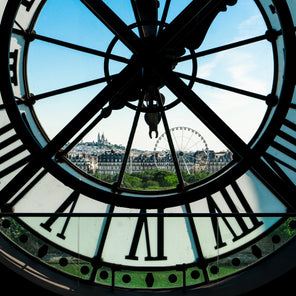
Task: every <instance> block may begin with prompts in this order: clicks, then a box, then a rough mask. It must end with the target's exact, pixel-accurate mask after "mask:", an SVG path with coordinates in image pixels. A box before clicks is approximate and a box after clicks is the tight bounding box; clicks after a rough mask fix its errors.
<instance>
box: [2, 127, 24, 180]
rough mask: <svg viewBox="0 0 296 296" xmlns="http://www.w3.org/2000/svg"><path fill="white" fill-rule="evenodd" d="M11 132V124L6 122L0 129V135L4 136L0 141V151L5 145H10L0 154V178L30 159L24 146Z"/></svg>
mask: <svg viewBox="0 0 296 296" xmlns="http://www.w3.org/2000/svg"><path fill="white" fill-rule="evenodd" d="M11 132H13V128H12V126H11V124H7V125H6V126H4V127H3V128H1V129H0V136H3V138H4V139H3V140H2V141H1V142H0V151H1V150H2V151H3V149H4V148H6V147H9V146H12V148H11V150H10V151H9V152H7V153H5V154H3V155H1V156H0V165H1V170H0V178H3V177H4V176H6V175H8V174H10V173H11V172H13V171H15V170H17V169H18V168H20V167H22V166H23V165H25V164H26V163H28V161H29V159H30V155H28V152H26V148H25V146H24V145H23V144H22V143H17V141H18V140H19V138H18V136H17V135H16V134H14V133H11ZM16 159H17V160H16Z"/></svg>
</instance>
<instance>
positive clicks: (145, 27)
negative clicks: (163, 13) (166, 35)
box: [132, 0, 159, 38]
mask: <svg viewBox="0 0 296 296" xmlns="http://www.w3.org/2000/svg"><path fill="white" fill-rule="evenodd" d="M132 6H133V9H134V12H135V17H136V20H137V22H138V24H139V33H140V36H141V37H144V38H149V37H155V36H156V32H157V20H158V7H159V1H158V0H132ZM140 24H142V25H140Z"/></svg>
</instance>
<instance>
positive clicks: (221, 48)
mask: <svg viewBox="0 0 296 296" xmlns="http://www.w3.org/2000/svg"><path fill="white" fill-rule="evenodd" d="M280 34H281V32H276V31H272V32H270V31H267V32H266V33H265V34H264V35H259V36H256V37H252V38H248V39H244V40H241V41H236V42H233V43H228V44H226V45H221V46H217V47H214V48H211V49H207V50H203V51H200V52H197V53H195V54H194V55H192V54H189V55H185V56H182V57H179V58H177V61H178V62H184V61H187V60H191V59H192V58H199V57H203V56H207V55H210V54H214V53H218V52H222V51H225V50H229V49H234V48H237V47H241V46H245V45H249V44H252V43H256V42H260V41H263V40H268V39H273V38H276V37H277V36H279V35H280Z"/></svg>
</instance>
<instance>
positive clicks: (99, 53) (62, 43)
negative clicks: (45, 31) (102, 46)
mask: <svg viewBox="0 0 296 296" xmlns="http://www.w3.org/2000/svg"><path fill="white" fill-rule="evenodd" d="M13 33H14V34H17V35H22V36H24V37H26V38H28V39H29V40H32V41H33V40H40V41H44V42H47V43H51V44H55V45H58V46H62V47H65V48H70V49H73V50H77V51H80V52H84V53H89V54H92V55H96V56H100V57H104V58H106V57H108V58H109V59H112V60H115V61H117V62H121V63H125V64H128V63H129V59H127V58H124V57H121V56H118V55H114V54H106V53H105V52H104V51H100V50H96V49H92V48H89V47H85V46H81V45H77V44H74V43H69V42H65V41H62V40H59V39H54V38H50V37H47V36H43V35H39V34H34V33H31V34H30V33H27V32H24V31H22V30H19V29H13Z"/></svg>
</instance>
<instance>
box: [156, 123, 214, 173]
mask: <svg viewBox="0 0 296 296" xmlns="http://www.w3.org/2000/svg"><path fill="white" fill-rule="evenodd" d="M169 132H170V134H171V138H172V141H173V145H174V149H175V154H176V156H177V159H178V163H179V167H180V169H181V170H182V171H185V172H187V173H188V174H194V173H196V172H199V171H202V170H204V169H205V168H206V166H207V164H208V158H209V149H208V145H207V143H206V141H205V139H204V138H203V136H202V135H201V134H200V133H198V132H197V131H195V130H193V129H192V128H190V127H173V128H171V129H170V130H169ZM154 159H155V165H156V167H157V168H159V169H170V168H171V169H173V168H174V164H173V157H172V151H171V149H170V147H169V142H168V139H167V134H166V133H163V134H162V135H161V136H159V137H158V139H157V141H156V143H155V146H154Z"/></svg>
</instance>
